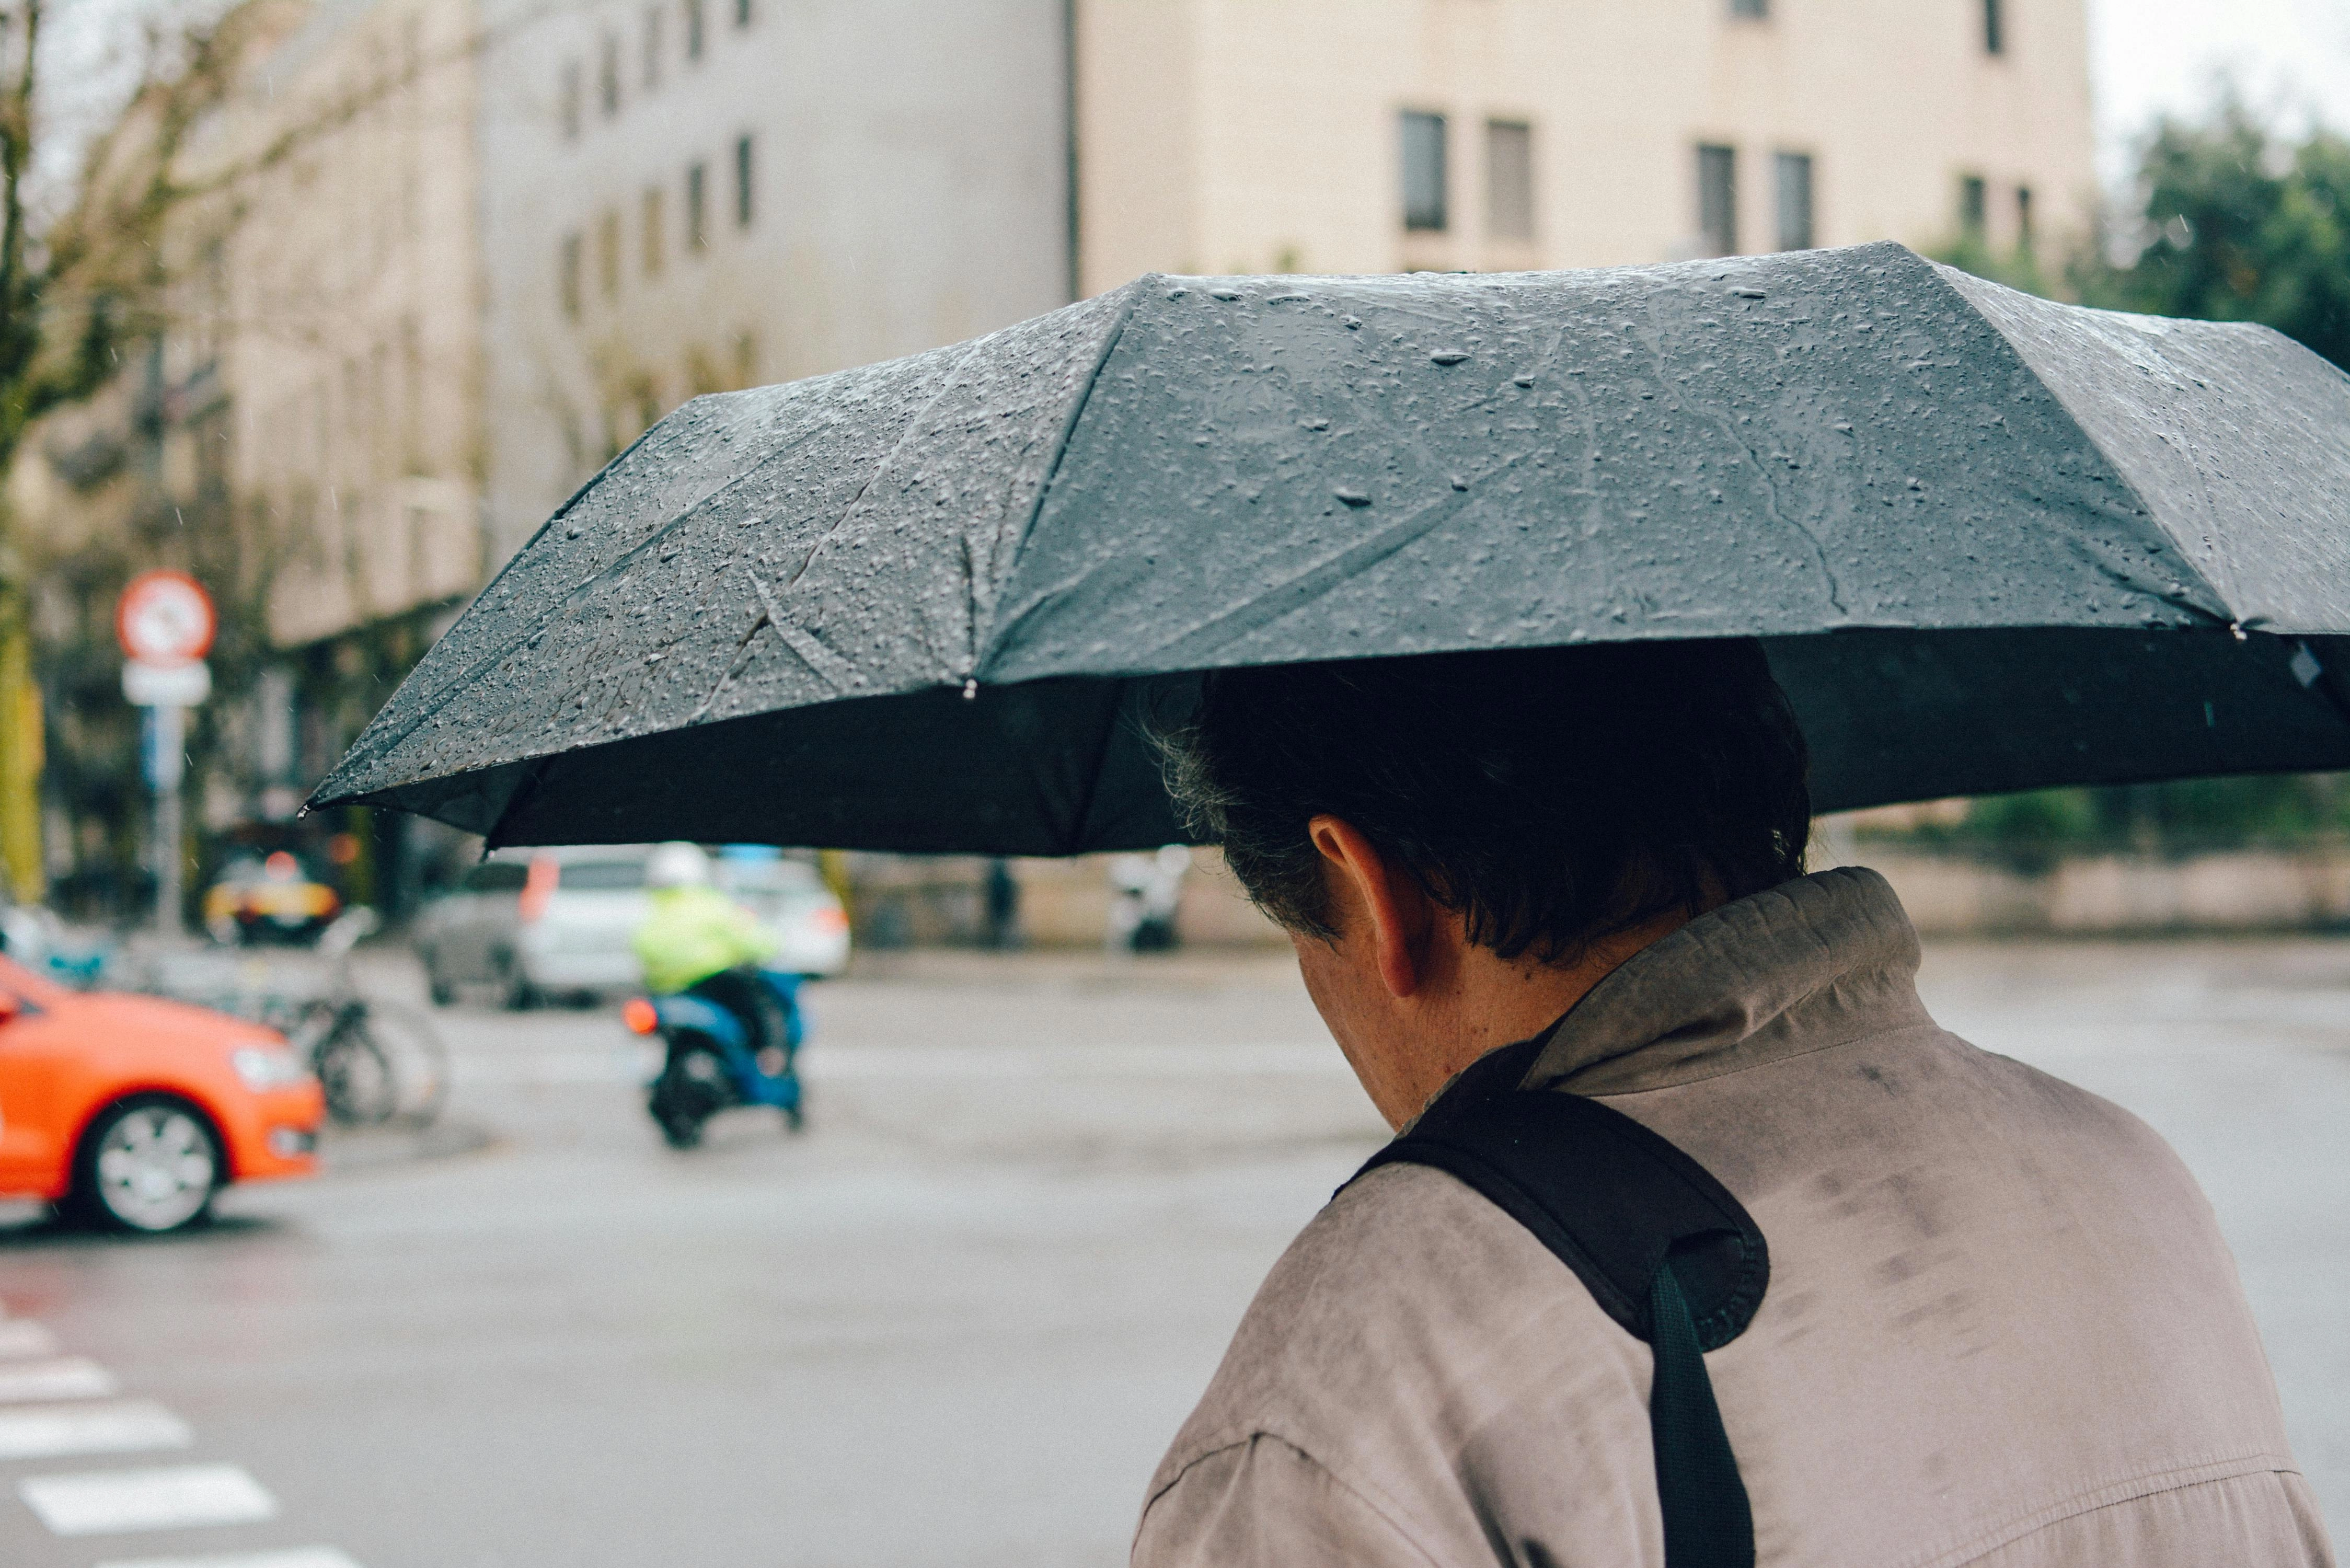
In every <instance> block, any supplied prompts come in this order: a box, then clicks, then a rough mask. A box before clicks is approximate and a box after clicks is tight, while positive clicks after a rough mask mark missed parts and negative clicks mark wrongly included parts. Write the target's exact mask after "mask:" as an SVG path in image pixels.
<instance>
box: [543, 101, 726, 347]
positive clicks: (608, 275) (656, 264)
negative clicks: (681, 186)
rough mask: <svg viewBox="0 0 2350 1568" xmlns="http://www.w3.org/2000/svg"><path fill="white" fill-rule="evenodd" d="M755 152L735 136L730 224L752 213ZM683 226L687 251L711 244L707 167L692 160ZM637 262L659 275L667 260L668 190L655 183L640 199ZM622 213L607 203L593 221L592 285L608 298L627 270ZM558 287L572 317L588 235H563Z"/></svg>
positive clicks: (583, 290)
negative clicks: (593, 256) (731, 221)
mask: <svg viewBox="0 0 2350 1568" xmlns="http://www.w3.org/2000/svg"><path fill="white" fill-rule="evenodd" d="M755 156H756V151H755V149H754V146H753V143H752V139H751V138H750V137H748V136H743V137H738V138H736V140H735V142H734V169H733V173H734V192H733V196H734V202H733V211H734V226H735V227H736V228H738V229H747V228H749V227H750V226H751V220H752V217H753V216H754V203H753V192H754V190H755V189H756V186H755V182H754V173H755V172H756V171H755V169H754V162H753V160H754V157H755ZM684 206H685V212H684V219H685V222H684V224H683V226H682V231H681V244H682V248H683V250H684V251H685V253H686V254H689V255H693V254H700V253H702V251H705V250H707V249H709V248H710V166H709V165H708V164H706V163H701V162H695V163H691V164H688V165H687V166H686V171H685V203H684ZM637 212H638V219H637V224H636V229H637V263H638V267H639V271H641V272H642V274H643V275H645V276H646V277H649V278H652V277H659V276H660V275H661V271H662V269H663V268H664V267H665V266H667V265H668V263H669V240H670V218H669V192H667V191H665V190H664V189H662V188H661V187H660V186H659V185H650V186H647V187H646V188H645V192H644V195H643V196H642V197H641V198H640V199H639V202H638V208H637ZM626 228H627V224H626V223H624V222H623V220H622V218H621V215H620V211H619V208H617V207H607V208H606V209H604V211H603V213H601V214H600V215H599V216H598V218H597V220H596V231H595V238H596V287H597V292H598V293H599V294H601V295H602V296H604V297H605V298H607V299H617V298H619V294H620V276H621V274H622V273H624V272H625V271H626V270H627V266H626V263H625V261H624V259H623V253H624V252H625V251H626V250H627V248H628V246H627V243H626V237H625V231H626ZM556 270H557V279H556V287H557V293H558V296H559V297H560V298H561V300H562V302H563V314H564V315H566V316H568V317H572V318H574V319H575V320H576V319H577V317H578V316H579V313H580V311H581V310H582V308H583V307H584V306H586V304H587V235H585V234H577V233H574V234H566V235H564V236H563V244H562V246H561V249H560V251H559V253H558V257H557V263H556Z"/></svg>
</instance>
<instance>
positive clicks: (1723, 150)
mask: <svg viewBox="0 0 2350 1568" xmlns="http://www.w3.org/2000/svg"><path fill="white" fill-rule="evenodd" d="M1697 232H1698V234H1699V236H1700V239H1701V241H1702V242H1703V244H1704V246H1705V254H1708V255H1715V256H1734V255H1736V254H1738V153H1737V151H1736V150H1735V149H1733V148H1728V147H1714V146H1710V145H1709V146H1700V148H1699V149H1698V150H1697Z"/></svg>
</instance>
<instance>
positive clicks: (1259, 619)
mask: <svg viewBox="0 0 2350 1568" xmlns="http://www.w3.org/2000/svg"><path fill="white" fill-rule="evenodd" d="M1462 502H1463V496H1462V493H1460V492H1454V493H1451V494H1447V495H1441V496H1439V497H1438V498H1437V499H1435V500H1434V501H1431V502H1429V503H1428V504H1426V505H1423V506H1421V507H1419V508H1418V509H1417V510H1415V511H1412V512H1410V513H1408V514H1405V515H1403V516H1401V517H1399V518H1397V519H1396V520H1395V521H1394V522H1393V523H1390V524H1388V525H1387V526H1386V527H1384V528H1382V529H1380V530H1379V531H1378V533H1376V534H1373V535H1370V536H1369V537H1368V538H1364V539H1357V541H1355V543H1353V544H1352V545H1347V547H1346V548H1345V549H1343V550H1340V551H1338V552H1337V553H1336V554H1335V555H1331V556H1324V557H1323V558H1322V559H1321V560H1320V561H1318V562H1316V563H1315V564H1314V565H1313V566H1308V567H1307V568H1306V569H1305V570H1304V571H1302V572H1299V573H1296V574H1295V575H1294V576H1288V577H1284V578H1283V579H1282V580H1281V581H1279V582H1277V583H1274V584H1273V585H1272V587H1271V591H1270V592H1268V593H1266V594H1263V595H1261V596H1259V597H1254V598H1251V599H1249V600H1248V601H1246V602H1245V603H1243V604H1239V605H1235V606H1233V607H1232V608H1231V609H1228V610H1226V611H1225V612H1224V613H1223V614H1222V615H1219V616H1215V617H1212V618H1210V619H1207V620H1204V621H1201V623H1200V624H1199V625H1197V626H1194V627H1192V628H1191V629H1189V630H1187V631H1185V632H1183V633H1181V634H1180V636H1177V637H1174V638H1170V639H1168V640H1167V641H1165V642H1161V643H1158V644H1156V645H1154V646H1153V647H1152V648H1151V649H1149V657H1151V658H1153V659H1162V660H1164V659H1189V658H1191V657H1193V656H1195V655H1197V654H1198V653H1199V652H1200V651H1201V643H1202V642H1203V641H1204V642H1208V643H1211V644H1212V643H1214V642H1217V641H1222V640H1228V639H1229V638H1230V636H1231V635H1232V634H1233V633H1235V632H1237V633H1242V634H1245V633H1247V632H1252V631H1256V630H1260V629H1262V628H1264V627H1267V626H1270V625H1272V624H1273V623H1274V622H1275V621H1277V620H1280V619H1281V618H1284V616H1288V615H1291V614H1294V613H1295V611H1297V610H1298V609H1299V608H1300V607H1303V606H1304V605H1305V604H1306V603H1307V602H1308V601H1310V600H1313V599H1315V598H1319V597H1321V596H1322V595H1324V594H1326V593H1327V592H1329V590H1330V589H1331V588H1333V587H1336V586H1337V585H1338V584H1339V583H1340V582H1342V581H1344V580H1346V579H1347V578H1348V577H1351V576H1354V575H1355V574H1356V573H1357V572H1360V571H1363V570H1364V569H1366V568H1367V567H1369V566H1376V565H1377V564H1378V563H1379V562H1381V561H1384V560H1386V559H1387V558H1388V556H1393V555H1394V554H1396V553H1397V552H1398V551H1399V550H1402V549H1405V548H1407V547H1409V545H1412V544H1414V543H1416V542H1418V541H1419V539H1421V538H1423V537H1425V536H1426V535H1429V534H1430V533H1431V532H1433V531H1434V530H1435V529H1436V527H1437V526H1438V525H1439V524H1441V523H1443V522H1444V521H1445V520H1446V519H1447V518H1448V517H1450V516H1451V514H1453V513H1454V512H1455V511H1457V510H1459V509H1460V507H1461V504H1462ZM1276 595H1278V596H1281V597H1283V598H1284V600H1285V602H1284V603H1281V604H1278V605H1276V604H1274V603H1272V602H1271V601H1272V600H1273V598H1274V597H1275V596H1276Z"/></svg>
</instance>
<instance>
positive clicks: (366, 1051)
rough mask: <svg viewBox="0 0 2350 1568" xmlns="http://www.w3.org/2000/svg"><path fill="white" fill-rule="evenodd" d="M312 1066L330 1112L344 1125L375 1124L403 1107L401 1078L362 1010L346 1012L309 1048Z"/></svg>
mask: <svg viewBox="0 0 2350 1568" xmlns="http://www.w3.org/2000/svg"><path fill="white" fill-rule="evenodd" d="M310 1069H311V1071H313V1072H315V1073H317V1075H318V1085H319V1087H321V1088H323V1089H325V1090H326V1092H327V1114H328V1116H332V1117H334V1118H335V1119H336V1120H337V1121H338V1122H340V1123H342V1124H343V1125H344V1126H345V1127H372V1126H374V1125H375V1124H376V1123H378V1122H384V1121H389V1120H390V1119H391V1116H392V1115H393V1113H394V1112H396V1111H398V1110H399V1109H400V1084H399V1080H398V1078H397V1076H396V1075H394V1073H393V1071H392V1065H391V1063H390V1059H389V1058H387V1057H386V1056H385V1055H384V1054H383V1052H382V1051H381V1050H380V1048H379V1047H378V1046H377V1044H376V1043H375V1041H374V1040H372V1039H371V1038H369V1033H368V1029H367V1021H366V1018H365V1016H364V1015H363V1014H362V1015H359V1016H349V1015H346V1016H345V1017H344V1018H343V1019H342V1020H340V1021H338V1023H336V1025H335V1027H334V1028H333V1029H331V1030H329V1031H328V1033H327V1036H326V1038H324V1039H323V1040H320V1041H319V1042H318V1044H317V1045H316V1046H315V1047H313V1048H312V1050H311V1052H310Z"/></svg>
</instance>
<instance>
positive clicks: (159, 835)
mask: <svg viewBox="0 0 2350 1568" xmlns="http://www.w3.org/2000/svg"><path fill="white" fill-rule="evenodd" d="M140 717H142V718H143V719H145V720H146V722H145V723H144V724H143V725H141V726H140V728H141V729H143V730H144V731H145V732H146V741H147V746H146V751H147V757H146V762H147V784H148V787H149V788H150V789H151V790H152V791H153V792H154V795H155V844H154V850H155V929H157V930H159V931H161V932H162V933H163V934H164V935H165V936H171V937H176V936H179V935H181V934H182V932H183V931H184V930H185V929H186V927H185V926H184V924H183V923H182V919H181V914H180V910H181V904H182V898H183V897H184V891H183V889H182V886H181V876H180V872H181V865H180V861H181V836H182V829H181V822H180V778H181V775H182V773H183V772H184V771H185V765H186V761H187V744H188V711H187V710H186V709H185V708H181V707H177V706H172V705H168V704H166V705H160V706H156V707H152V708H145V709H142V710H140Z"/></svg>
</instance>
